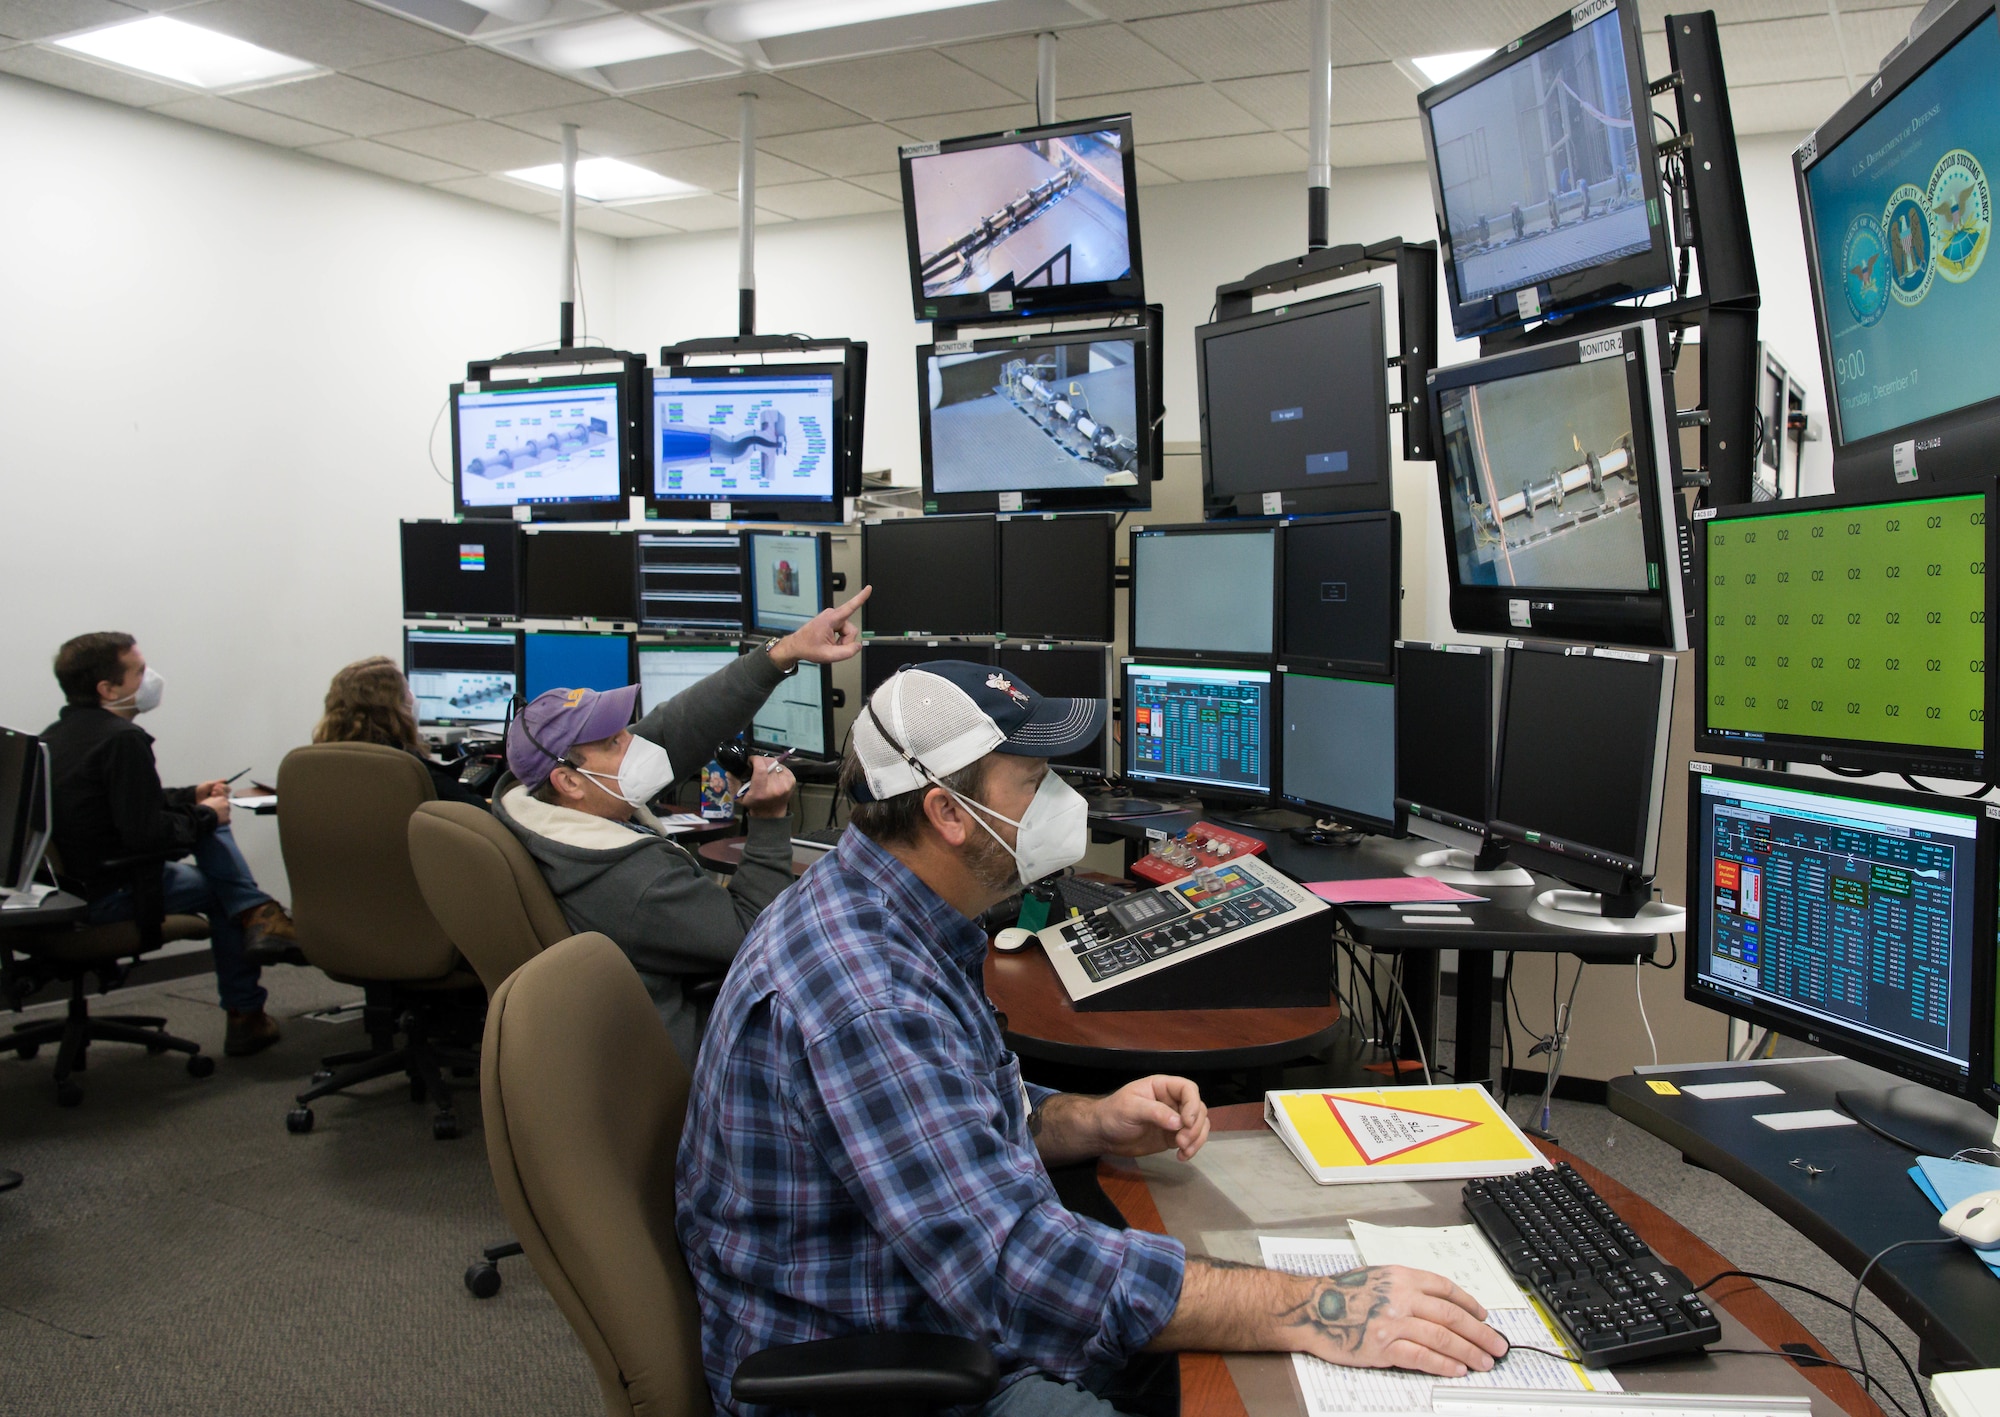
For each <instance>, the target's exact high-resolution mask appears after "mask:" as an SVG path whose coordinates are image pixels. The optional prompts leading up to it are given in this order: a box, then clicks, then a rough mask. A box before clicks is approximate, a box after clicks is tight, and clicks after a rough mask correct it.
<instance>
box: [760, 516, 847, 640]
mask: <svg viewBox="0 0 2000 1417" xmlns="http://www.w3.org/2000/svg"><path fill="white" fill-rule="evenodd" d="M743 549H744V556H745V559H746V562H747V564H746V567H745V569H746V570H747V571H748V573H749V574H748V578H747V579H746V580H745V582H744V589H745V590H746V591H747V592H748V602H747V603H748V606H749V623H750V628H751V629H752V630H755V631H757V632H759V633H760V634H770V635H787V634H790V633H791V632H792V631H793V630H796V629H798V628H799V627H800V626H801V625H803V624H805V623H806V621H808V620H810V619H812V617H813V616H815V615H817V614H819V612H820V611H822V610H824V609H826V608H827V606H828V605H829V604H831V603H832V602H831V600H830V598H829V596H830V591H829V589H828V588H829V586H830V585H831V584H832V576H833V568H832V566H831V564H830V563H831V561H832V557H831V555H830V554H829V552H830V551H831V547H830V546H829V544H828V541H827V536H826V533H824V532H818V531H747V532H745V533H743Z"/></svg>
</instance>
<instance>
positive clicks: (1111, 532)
mask: <svg viewBox="0 0 2000 1417" xmlns="http://www.w3.org/2000/svg"><path fill="white" fill-rule="evenodd" d="M1017 522H1018V523H1027V524H1032V523H1037V522H1062V523H1064V524H1066V525H1070V526H1077V525H1082V524H1084V523H1087V522H1094V523H1097V524H1098V525H1099V526H1101V527H1102V528H1103V533H1104V553H1103V556H1104V559H1103V565H1104V587H1103V591H1104V599H1103V601H1102V603H1101V606H1099V605H1093V606H1092V607H1091V608H1092V610H1093V611H1096V610H1099V609H1101V610H1102V618H1101V620H1099V623H1098V625H1097V626H1095V627H1093V628H1100V629H1102V630H1103V631H1104V633H1103V634H1101V635H1059V634H1055V633H1053V632H1052V631H1050V630H1048V629H1047V628H1045V627H1041V626H1026V625H1022V626H1016V625H1009V624H1008V623H1007V582H1008V579H1009V577H1008V560H1007V528H1008V527H1010V526H1012V525H1014V524H1015V523H1017ZM993 535H994V538H995V540H994V547H993V558H994V565H995V567H996V568H997V569H998V572H999V582H1000V583H999V587H998V590H997V592H996V594H997V596H998V599H997V601H996V602H995V603H996V605H997V607H998V611H999V621H1000V630H999V633H1000V635H1001V636H1002V637H1004V638H1006V639H1012V640H1054V641H1070V642H1075V643H1079V644H1105V645H1108V644H1110V643H1111V642H1112V641H1113V640H1115V639H1117V638H1118V592H1117V589H1116V586H1115V584H1114V582H1115V579H1116V576H1117V565H1118V531H1117V523H1116V522H1114V521H1113V520H1112V519H1111V515H1110V514H1109V513H1108V512H1086V513H1082V514H1079V515H1074V516H1057V515H1055V514H1053V513H1040V514H1022V515H1018V516H1017V515H1012V514H1005V513H1003V514H1002V515H1000V516H998V517H996V518H995V519H994V531H993ZM1035 569H1036V568H1034V567H1031V566H1028V565H1026V564H1020V565H1017V566H1016V567H1015V571H1016V573H1017V574H1019V575H1021V576H1023V577H1026V576H1028V575H1030V573H1032V572H1033V571H1034V570H1035ZM1092 618H1093V619H1097V618H1098V617H1097V616H1096V615H1093V616H1092Z"/></svg>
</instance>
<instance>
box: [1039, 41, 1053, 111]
mask: <svg viewBox="0 0 2000 1417" xmlns="http://www.w3.org/2000/svg"><path fill="white" fill-rule="evenodd" d="M1035 121H1036V122H1037V123H1053V122H1055V121H1056V37H1055V34H1054V33H1053V32H1052V31H1050V30H1043V31H1042V32H1041V33H1040V34H1038V35H1036V36H1035Z"/></svg>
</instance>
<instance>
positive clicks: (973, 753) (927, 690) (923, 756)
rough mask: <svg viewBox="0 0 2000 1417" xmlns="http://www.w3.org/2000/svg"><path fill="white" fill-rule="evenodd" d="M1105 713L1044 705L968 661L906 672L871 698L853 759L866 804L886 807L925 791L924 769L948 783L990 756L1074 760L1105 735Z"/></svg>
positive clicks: (1075, 704) (1082, 702)
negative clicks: (894, 800) (885, 803)
mask: <svg viewBox="0 0 2000 1417" xmlns="http://www.w3.org/2000/svg"><path fill="white" fill-rule="evenodd" d="M1105 709H1106V704H1105V701H1104V700H1103V699H1049V698H1043V697H1042V696H1041V695H1040V694H1038V693H1036V692H1035V691H1034V690H1033V689H1031V688H1029V687H1028V686H1027V685H1026V684H1024V683H1022V682H1021V681H1020V680H1019V679H1018V678H1016V677H1015V676H1013V675H1011V674H1007V673H1004V672H1003V671H1001V670H997V669H995V668H993V667H992V666H991V665H986V664H972V663H969V662H967V661H965V660H962V659H942V660H936V661H934V662H932V663H929V664H926V665H924V666H923V668H921V669H916V668H911V667H909V666H907V665H906V666H905V667H903V668H902V669H899V670H897V671H896V672H895V673H894V674H892V675H890V676H889V677H888V678H887V679H886V680H884V681H883V683H882V685H881V687H880V688H878V689H876V690H875V692H874V693H873V694H871V695H869V698H868V702H867V704H866V705H865V706H864V707H863V708H862V711H861V716H860V717H859V718H857V719H855V721H854V752H855V756H856V757H858V758H859V759H860V760H861V767H862V770H863V772H864V774H865V775H866V779H867V783H866V796H862V797H860V800H862V801H871V802H880V801H883V800H885V799H887V798H890V797H898V796H901V795H902V794H903V793H905V792H914V791H916V789H918V788H919V787H922V786H924V785H925V784H926V782H927V781H928V780H929V779H927V778H926V777H925V776H924V772H923V771H919V769H918V766H917V764H918V763H921V764H922V765H923V769H924V770H925V771H928V772H929V773H930V776H931V777H948V776H950V775H951V774H952V773H955V772H957V771H958V770H959V769H960V768H963V767H967V766H969V765H971V764H972V763H975V762H977V761H979V759H981V758H983V757H985V756H986V755H987V754H988V753H1010V754H1013V755H1015V756H1018V757H1024V758H1059V757H1061V756H1063V755H1064V754H1065V753H1074V752H1076V751H1077V750H1078V749H1081V748H1084V747H1087V746H1088V745H1089V744H1091V743H1093V742H1095V741H1096V739H1097V736H1098V735H1099V734H1100V733H1102V732H1103V731H1104V716H1105ZM913 759H914V760H915V761H912V760H913ZM857 796H860V794H858V793H857Z"/></svg>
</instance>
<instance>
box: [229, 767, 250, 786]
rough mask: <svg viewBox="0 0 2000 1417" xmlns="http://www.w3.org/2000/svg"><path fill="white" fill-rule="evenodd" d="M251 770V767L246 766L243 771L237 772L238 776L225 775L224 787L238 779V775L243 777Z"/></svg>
mask: <svg viewBox="0 0 2000 1417" xmlns="http://www.w3.org/2000/svg"><path fill="white" fill-rule="evenodd" d="M249 771H250V769H249V768H245V769H243V771H242V772H239V773H238V774H236V777H225V778H224V779H222V785H223V786H224V787H228V786H229V785H230V784H231V783H233V782H235V781H236V778H237V777H243V776H245V775H246V774H248V773H249Z"/></svg>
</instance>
